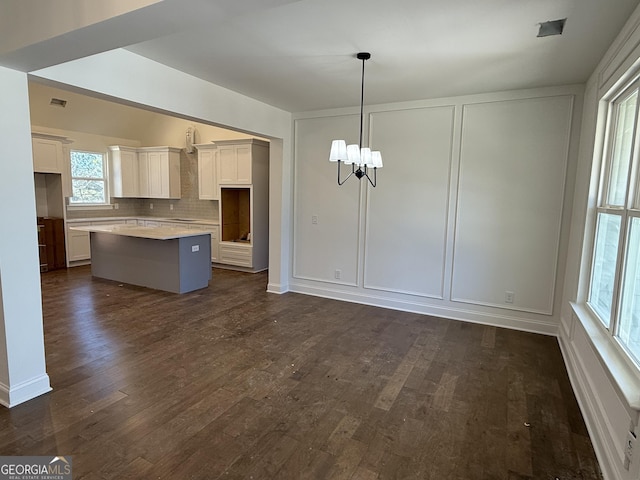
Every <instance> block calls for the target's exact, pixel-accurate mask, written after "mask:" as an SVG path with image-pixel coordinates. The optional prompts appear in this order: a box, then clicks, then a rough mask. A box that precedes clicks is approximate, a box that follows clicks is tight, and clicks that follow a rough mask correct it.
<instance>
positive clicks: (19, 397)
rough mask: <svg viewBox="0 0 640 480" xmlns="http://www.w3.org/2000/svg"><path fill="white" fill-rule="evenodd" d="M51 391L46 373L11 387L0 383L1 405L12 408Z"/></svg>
mask: <svg viewBox="0 0 640 480" xmlns="http://www.w3.org/2000/svg"><path fill="white" fill-rule="evenodd" d="M50 391H51V384H50V383H49V375H47V374H46V373H44V374H42V375H40V376H39V377H36V378H33V379H31V380H28V381H26V382H22V383H20V384H18V385H14V386H11V387H9V386H7V385H5V384H4V383H0V405H4V406H5V407H7V408H12V407H15V406H16V405H20V404H21V403H24V402H26V401H27V400H31V399H32V398H35V397H39V396H40V395H42V394H44V393H47V392H50Z"/></svg>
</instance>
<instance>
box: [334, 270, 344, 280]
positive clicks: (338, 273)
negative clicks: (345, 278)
mask: <svg viewBox="0 0 640 480" xmlns="http://www.w3.org/2000/svg"><path fill="white" fill-rule="evenodd" d="M333 276H334V277H335V279H336V280H340V278H341V277H342V270H336V271H335V272H334V274H333Z"/></svg>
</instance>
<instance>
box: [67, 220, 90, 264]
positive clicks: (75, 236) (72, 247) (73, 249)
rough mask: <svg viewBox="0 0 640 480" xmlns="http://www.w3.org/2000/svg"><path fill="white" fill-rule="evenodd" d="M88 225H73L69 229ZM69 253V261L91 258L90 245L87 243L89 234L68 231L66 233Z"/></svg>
mask: <svg viewBox="0 0 640 480" xmlns="http://www.w3.org/2000/svg"><path fill="white" fill-rule="evenodd" d="M88 225H90V224H89V223H74V224H71V225H70V226H71V227H83V226H88ZM67 238H68V240H69V241H68V246H67V249H68V251H69V261H70V262H75V261H78V260H89V259H90V258H91V244H90V243H89V232H79V231H77V230H71V229H69V230H68V232H67Z"/></svg>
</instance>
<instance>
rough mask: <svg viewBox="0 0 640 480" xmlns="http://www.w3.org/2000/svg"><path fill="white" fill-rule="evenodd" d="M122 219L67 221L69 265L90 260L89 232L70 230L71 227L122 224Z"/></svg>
mask: <svg viewBox="0 0 640 480" xmlns="http://www.w3.org/2000/svg"><path fill="white" fill-rule="evenodd" d="M125 223H126V222H125V221H124V220H99V221H94V222H67V258H68V263H69V266H72V265H71V264H72V263H73V262H82V263H87V260H91V243H90V233H89V232H79V231H78V230H72V227H88V226H90V225H124V224H125Z"/></svg>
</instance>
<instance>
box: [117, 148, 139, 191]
mask: <svg viewBox="0 0 640 480" xmlns="http://www.w3.org/2000/svg"><path fill="white" fill-rule="evenodd" d="M120 162H121V167H122V173H121V175H122V176H121V180H122V196H123V197H137V196H138V156H137V155H136V153H135V152H126V151H125V152H120Z"/></svg>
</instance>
